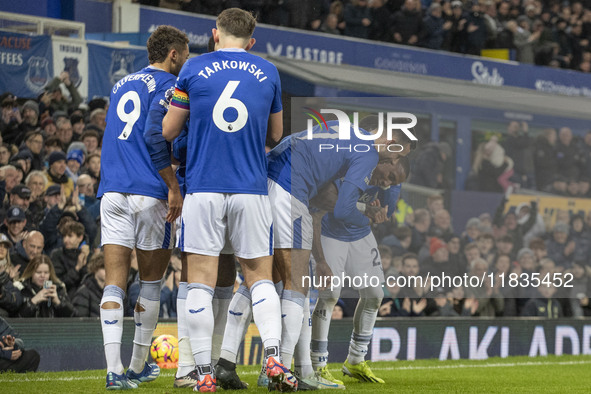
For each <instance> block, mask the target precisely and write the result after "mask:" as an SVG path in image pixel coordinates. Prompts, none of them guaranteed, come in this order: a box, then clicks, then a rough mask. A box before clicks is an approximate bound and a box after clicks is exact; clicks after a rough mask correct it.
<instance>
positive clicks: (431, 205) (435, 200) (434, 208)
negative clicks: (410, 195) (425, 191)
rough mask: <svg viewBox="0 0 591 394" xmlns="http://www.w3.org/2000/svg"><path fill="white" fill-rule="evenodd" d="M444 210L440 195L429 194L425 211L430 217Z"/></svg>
mask: <svg viewBox="0 0 591 394" xmlns="http://www.w3.org/2000/svg"><path fill="white" fill-rule="evenodd" d="M443 208H444V204H443V196H442V195H441V194H431V195H430V196H429V197H427V209H428V210H429V214H430V215H431V217H433V216H435V214H436V213H437V212H439V211H441V210H442V209H443Z"/></svg>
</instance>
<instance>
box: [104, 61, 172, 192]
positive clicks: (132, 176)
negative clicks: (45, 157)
mask: <svg viewBox="0 0 591 394" xmlns="http://www.w3.org/2000/svg"><path fill="white" fill-rule="evenodd" d="M174 83H175V77H174V75H172V74H170V73H167V72H165V71H163V70H160V69H157V68H154V67H146V68H144V69H142V70H140V71H138V72H136V73H133V74H129V75H128V76H126V77H124V78H123V79H121V80H120V81H119V82H117V83H116V84H115V86H113V89H112V90H111V102H110V105H109V111H108V112H107V118H106V121H107V127H106V129H105V133H104V136H103V144H102V153H101V182H100V185H99V189H98V193H97V196H98V197H101V196H102V195H103V194H104V193H107V192H119V193H130V194H139V195H144V196H149V197H155V198H158V199H163V200H166V199H167V198H168V188H167V186H166V184H165V183H164V180H163V179H162V177H161V176H160V174H158V170H157V168H156V166H155V164H154V162H153V160H152V156H151V155H153V154H155V152H154V149H155V147H154V146H148V144H147V143H146V140H145V137H146V136H147V133H148V130H151V131H152V132H154V135H159V136H160V137H159V139H160V141H161V142H163V143H162V145H161V146H160V147H158V148H157V149H160V150H162V149H164V150H166V149H167V146H166V143H165V141H164V139H163V138H162V137H161V135H162V118H163V117H164V115H165V113H166V110H167V108H168V100H169V99H170V97H171V96H172V92H173V90H174ZM163 155H164V156H165V157H166V155H168V160H170V154H169V153H167V152H164V151H162V152H160V156H163Z"/></svg>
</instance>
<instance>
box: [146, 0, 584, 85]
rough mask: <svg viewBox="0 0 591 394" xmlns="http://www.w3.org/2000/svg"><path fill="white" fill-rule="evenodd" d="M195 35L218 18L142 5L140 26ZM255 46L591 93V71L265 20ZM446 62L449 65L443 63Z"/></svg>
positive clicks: (317, 58) (303, 56)
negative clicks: (170, 25)
mask: <svg viewBox="0 0 591 394" xmlns="http://www.w3.org/2000/svg"><path fill="white" fill-rule="evenodd" d="M167 20H174V25H175V26H177V27H178V28H180V29H181V30H183V31H184V32H185V33H187V35H188V36H189V40H190V45H191V46H197V47H199V46H200V47H205V46H206V45H207V40H208V39H209V37H210V36H211V29H212V28H213V27H215V18H213V17H207V16H197V15H187V14H183V13H179V12H174V11H173V12H171V11H163V10H161V9H157V8H151V7H141V9H140V31H141V32H151V31H153V30H154V29H155V28H156V27H157V26H158V25H161V24H162V23H163V22H162V21H167ZM254 37H255V38H256V40H257V42H256V45H255V46H254V48H253V50H254V51H257V52H263V53H266V54H267V55H270V56H281V57H286V58H289V59H297V60H305V61H310V62H319V63H328V64H334V65H340V64H349V65H354V66H362V67H370V68H378V69H384V70H390V71H397V72H404V73H412V74H419V75H425V76H433V77H444V78H452V79H460V80H464V81H470V82H474V83H477V84H483V85H492V86H513V87H519V88H526V89H532V90H537V91H541V92H547V93H554V94H562V95H568V96H585V97H591V75H590V74H584V73H580V72H576V71H567V70H555V69H551V68H545V67H537V66H534V65H528V64H518V63H515V62H503V61H493V60H485V59H482V58H476V57H471V56H462V55H456V54H450V53H446V52H443V51H431V50H425V49H420V48H412V47H408V46H400V45H394V44H387V43H377V42H369V41H366V40H359V39H353V38H347V37H338V36H330V35H326V34H319V33H310V32H303V31H300V30H294V29H286V28H280V27H273V26H268V25H260V26H258V27H257V28H256V30H255V33H254ZM442 64H445V67H442Z"/></svg>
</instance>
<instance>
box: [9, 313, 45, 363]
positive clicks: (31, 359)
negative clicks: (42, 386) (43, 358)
mask: <svg viewBox="0 0 591 394" xmlns="http://www.w3.org/2000/svg"><path fill="white" fill-rule="evenodd" d="M39 361H40V357H39V353H37V351H36V350H33V349H26V348H25V343H24V341H23V340H22V339H21V338H20V337H19V335H18V333H17V332H16V331H14V329H13V328H12V327H10V325H9V324H8V322H7V321H6V320H4V319H3V318H2V317H0V372H5V371H12V372H16V373H25V372H35V371H37V368H38V367H39Z"/></svg>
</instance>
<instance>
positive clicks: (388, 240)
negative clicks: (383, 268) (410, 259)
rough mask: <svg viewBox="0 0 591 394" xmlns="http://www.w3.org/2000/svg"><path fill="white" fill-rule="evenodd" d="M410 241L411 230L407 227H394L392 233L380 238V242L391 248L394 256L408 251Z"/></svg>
mask: <svg viewBox="0 0 591 394" xmlns="http://www.w3.org/2000/svg"><path fill="white" fill-rule="evenodd" d="M411 241H412V230H411V229H410V228H409V227H406V226H402V227H396V228H394V230H393V231H392V234H390V235H387V236H386V237H384V238H383V239H382V242H381V243H382V244H384V245H387V246H389V247H390V248H392V253H394V256H402V255H404V254H406V253H408V252H409V247H410V245H411Z"/></svg>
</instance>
